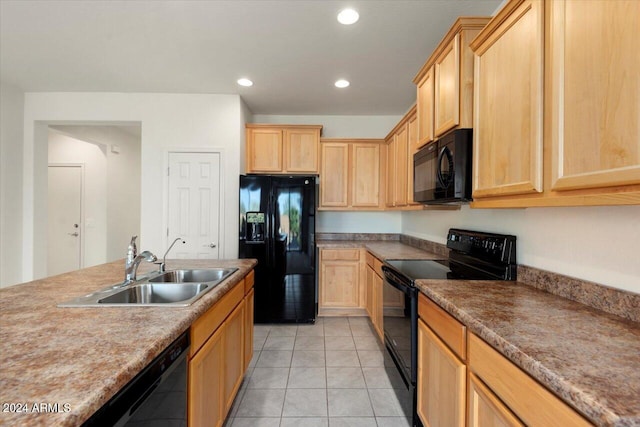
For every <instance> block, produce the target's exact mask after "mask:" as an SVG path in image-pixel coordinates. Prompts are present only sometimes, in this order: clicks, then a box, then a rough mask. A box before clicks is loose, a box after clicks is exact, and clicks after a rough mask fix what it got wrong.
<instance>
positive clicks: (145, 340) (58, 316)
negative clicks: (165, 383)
mask: <svg viewBox="0 0 640 427" xmlns="http://www.w3.org/2000/svg"><path fill="white" fill-rule="evenodd" d="M167 264H168V266H169V267H170V268H178V267H183V268H207V267H209V268H211V267H237V268H239V270H238V271H237V272H235V273H234V274H232V275H231V276H229V278H228V279H227V280H226V281H225V282H224V283H223V284H221V285H219V286H217V287H215V288H214V289H212V290H211V291H210V292H208V293H206V294H205V295H204V296H202V298H200V299H199V300H198V301H196V302H195V303H194V304H192V305H191V306H189V307H140V306H137V307H90V308H82V307H65V308H59V307H57V304H59V303H61V302H64V301H67V300H70V299H72V298H75V297H78V296H82V295H85V294H87V293H89V292H92V291H95V290H98V289H101V288H104V287H105V286H108V285H109V284H112V283H117V282H119V281H122V276H123V274H124V260H121V261H116V262H112V263H108V264H103V265H99V266H96V267H91V268H86V269H83V270H78V271H74V272H71V273H66V274H61V275H58V276H53V277H49V278H46V279H41V280H36V281H33V282H29V283H24V284H22V285H16V286H11V287H8V288H4V289H1V290H0V403H1V404H2V405H3V406H4V405H5V404H11V403H20V404H27V406H28V408H29V409H32V407H33V405H34V404H36V403H37V404H40V403H44V404H51V405H54V404H56V403H57V404H59V412H55V413H45V412H43V413H16V412H5V411H4V410H3V411H2V412H1V413H0V425H11V426H22V425H24V426H26V425H28V426H40V425H41V426H52V425H59V426H75V425H79V424H81V423H82V422H83V421H85V420H86V419H87V418H89V417H90V416H91V415H92V414H93V413H94V412H95V411H97V410H98V409H99V408H100V407H102V405H104V404H105V403H106V402H107V401H108V400H109V399H110V398H111V397H112V396H113V395H114V394H115V393H116V392H117V391H118V390H120V389H121V388H122V387H123V386H124V385H125V384H126V383H128V382H129V381H130V380H131V379H132V378H133V377H134V376H135V375H136V374H137V373H138V372H140V371H141V370H142V369H143V368H144V367H145V366H147V365H148V364H149V363H150V362H151V361H152V360H153V359H154V358H155V357H156V356H157V355H158V354H160V352H161V351H162V350H164V349H165V348H166V347H167V346H168V345H169V344H171V342H173V341H174V340H175V339H176V338H177V337H178V336H180V334H182V333H183V332H184V331H186V330H187V329H188V328H189V326H190V325H191V323H193V321H194V320H196V319H197V318H198V317H200V316H201V315H202V314H203V313H205V312H206V311H207V310H208V309H209V308H210V307H211V306H212V305H213V304H214V303H215V302H216V301H218V300H219V299H220V298H221V297H222V296H223V295H224V294H225V293H226V292H227V291H228V290H229V289H231V288H232V287H233V286H234V285H235V284H236V283H238V282H239V281H240V280H241V279H242V278H243V277H244V276H245V275H246V274H247V273H248V272H249V271H250V270H251V269H252V268H253V267H254V266H255V264H256V261H255V260H246V259H243V260H193V261H192V260H173V261H168V262H167ZM150 268H152V266H151V265H150V264H148V265H141V266H140V273H139V275H142V274H144V271H145V269H146V270H148V269H150ZM65 404H67V405H66V406H65ZM67 408H68V411H67V412H65V410H66V409H67ZM3 409H4V408H3Z"/></svg>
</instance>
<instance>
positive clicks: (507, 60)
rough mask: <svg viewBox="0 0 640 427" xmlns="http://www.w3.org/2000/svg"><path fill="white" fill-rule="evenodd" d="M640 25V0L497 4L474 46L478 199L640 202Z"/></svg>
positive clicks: (483, 202) (485, 202) (499, 203)
mask: <svg viewBox="0 0 640 427" xmlns="http://www.w3.org/2000/svg"><path fill="white" fill-rule="evenodd" d="M639 26H640V4H639V3H638V2H637V1H635V0H620V1H604V0H601V1H589V2H584V1H577V0H568V1H562V2H559V1H558V2H555V1H543V0H539V1H534V0H512V1H510V2H509V3H507V4H506V5H505V6H504V7H503V9H502V10H501V11H500V12H498V14H497V15H496V16H495V17H494V19H493V20H492V21H491V22H490V23H489V24H488V25H487V27H486V28H485V30H483V31H482V32H481V33H480V34H479V36H478V38H477V39H476V40H474V42H473V44H472V47H473V49H474V50H475V52H476V54H477V59H476V64H479V66H477V67H476V72H477V77H476V99H475V114H477V115H476V117H475V120H476V122H475V124H474V132H475V138H474V171H475V172H474V193H473V196H474V200H475V201H474V203H473V205H472V206H474V207H528V206H576V205H617V204H640V121H639V120H637V118H638V116H640V74H639V73H629V70H637V69H639V68H640V54H638V53H637V51H638V50H637V49H636V48H635V44H636V39H637V37H636V34H635V33H636V32H637V31H633V29H634V28H638V27H639ZM543 41H544V42H543ZM505 65H506V66H505ZM507 70H509V71H507ZM505 82H506V84H505ZM507 88H508V89H507ZM496 99H500V100H503V101H501V102H500V103H496V102H495V100H496ZM501 104H502V105H501Z"/></svg>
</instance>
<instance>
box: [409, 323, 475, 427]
mask: <svg viewBox="0 0 640 427" xmlns="http://www.w3.org/2000/svg"><path fill="white" fill-rule="evenodd" d="M465 381H466V366H465V365H464V363H462V362H461V361H460V360H459V359H458V358H457V357H456V356H455V355H454V354H453V353H452V352H451V350H449V349H448V348H447V346H446V345H445V344H443V343H442V341H440V339H439V338H438V337H437V336H436V335H435V334H434V333H433V332H431V330H430V329H429V328H428V327H427V325H426V324H425V323H424V322H423V321H422V320H419V321H418V386H417V388H418V403H417V406H418V416H419V417H420V419H421V420H422V423H423V424H424V425H425V426H430V427H463V426H464V425H465V403H466V399H465V391H466V390H465V387H466V384H465Z"/></svg>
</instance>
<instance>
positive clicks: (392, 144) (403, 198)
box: [385, 106, 418, 208]
mask: <svg viewBox="0 0 640 427" xmlns="http://www.w3.org/2000/svg"><path fill="white" fill-rule="evenodd" d="M417 126H418V118H417V115H416V107H415V106H414V107H412V108H411V109H410V110H409V111H408V112H407V114H405V115H404V117H403V118H402V119H401V120H400V121H399V122H398V124H397V125H396V126H395V127H394V128H393V129H392V130H391V132H389V134H388V135H387V137H386V139H385V140H386V141H387V159H386V160H387V167H386V171H385V172H386V173H385V175H386V183H387V188H386V190H387V193H386V198H385V205H386V206H387V207H388V208H404V207H406V206H408V205H413V204H415V203H414V202H413V154H414V153H415V150H417V145H418V143H417Z"/></svg>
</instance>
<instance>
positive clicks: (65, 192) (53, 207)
mask: <svg viewBox="0 0 640 427" xmlns="http://www.w3.org/2000/svg"><path fill="white" fill-rule="evenodd" d="M83 180H84V170H83V166H82V165H79V164H66V165H57V164H50V165H49V168H48V204H47V211H48V215H49V221H48V223H49V224H48V234H47V273H48V274H49V275H55V274H61V273H65V272H67V271H73V270H78V269H79V268H82V264H83V263H82V246H83V245H82V243H83V241H82V240H83V234H84V233H83V231H82V224H83V223H84V221H83V218H82V214H83V208H82V207H83V197H82V192H83V188H84V183H83Z"/></svg>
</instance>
